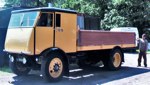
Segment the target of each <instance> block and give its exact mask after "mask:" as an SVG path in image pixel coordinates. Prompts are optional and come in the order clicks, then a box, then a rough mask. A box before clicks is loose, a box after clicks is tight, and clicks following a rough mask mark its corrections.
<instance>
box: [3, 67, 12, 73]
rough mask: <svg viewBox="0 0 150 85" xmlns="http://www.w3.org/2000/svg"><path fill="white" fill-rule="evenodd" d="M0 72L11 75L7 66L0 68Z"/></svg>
mask: <svg viewBox="0 0 150 85" xmlns="http://www.w3.org/2000/svg"><path fill="white" fill-rule="evenodd" d="M0 71H1V72H7V73H12V71H11V69H10V68H9V67H8V66H4V67H0Z"/></svg>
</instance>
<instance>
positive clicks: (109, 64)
mask: <svg viewBox="0 0 150 85" xmlns="http://www.w3.org/2000/svg"><path fill="white" fill-rule="evenodd" d="M122 58H123V54H122V52H121V51H120V50H119V49H114V50H112V51H111V52H110V56H109V57H106V58H105V59H103V64H104V68H105V69H108V70H118V69H120V68H121V63H122Z"/></svg>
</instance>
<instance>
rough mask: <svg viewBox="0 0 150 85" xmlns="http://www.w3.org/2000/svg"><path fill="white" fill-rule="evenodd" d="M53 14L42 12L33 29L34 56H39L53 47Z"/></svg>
mask: <svg viewBox="0 0 150 85" xmlns="http://www.w3.org/2000/svg"><path fill="white" fill-rule="evenodd" d="M53 22H54V13H52V12H43V13H41V14H40V17H39V19H38V22H37V26H36V29H35V35H36V36H35V41H36V42H35V54H40V53H41V52H42V51H44V50H46V49H47V48H50V47H53V38H54V23H53Z"/></svg>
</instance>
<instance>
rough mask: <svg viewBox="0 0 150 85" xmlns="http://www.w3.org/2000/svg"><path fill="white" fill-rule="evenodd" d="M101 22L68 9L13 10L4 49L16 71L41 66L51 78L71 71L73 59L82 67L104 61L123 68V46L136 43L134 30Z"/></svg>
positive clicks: (36, 68)
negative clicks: (118, 29)
mask: <svg viewBox="0 0 150 85" xmlns="http://www.w3.org/2000/svg"><path fill="white" fill-rule="evenodd" d="M99 23H100V22H99V19H98V18H94V17H88V16H86V15H84V14H79V13H77V12H76V11H74V10H68V9H60V8H53V7H42V8H32V9H25V10H17V11H13V12H12V15H11V20H10V23H9V27H8V30H7V35H6V40H5V49H4V51H5V52H7V53H8V54H9V58H10V62H9V65H10V68H11V69H12V71H13V72H14V73H15V74H17V75H26V74H28V72H29V71H30V70H31V69H34V70H41V73H42V76H43V78H44V79H46V80H48V81H58V80H60V79H61V78H62V77H63V76H64V75H68V74H69V64H70V63H71V61H74V62H76V63H77V64H78V65H79V66H80V67H83V66H85V65H91V64H95V63H97V62H99V61H102V62H103V64H104V67H105V68H106V69H109V70H118V69H120V67H121V64H122V62H124V53H123V50H122V49H124V48H131V47H135V33H129V32H109V31H100V30H96V29H99V26H100V25H99ZM93 29H94V30H93Z"/></svg>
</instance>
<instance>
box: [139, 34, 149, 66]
mask: <svg viewBox="0 0 150 85" xmlns="http://www.w3.org/2000/svg"><path fill="white" fill-rule="evenodd" d="M138 42H139V51H140V52H139V57H138V66H141V59H142V57H143V59H144V66H145V67H147V57H146V51H147V49H148V41H147V40H146V34H142V38H140V39H138Z"/></svg>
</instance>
